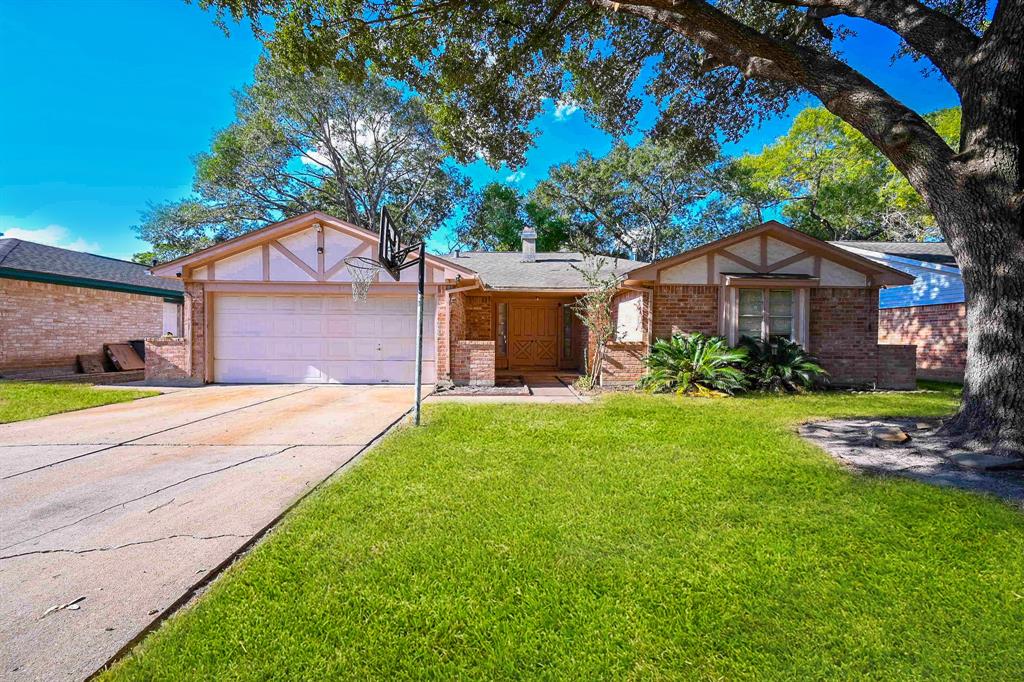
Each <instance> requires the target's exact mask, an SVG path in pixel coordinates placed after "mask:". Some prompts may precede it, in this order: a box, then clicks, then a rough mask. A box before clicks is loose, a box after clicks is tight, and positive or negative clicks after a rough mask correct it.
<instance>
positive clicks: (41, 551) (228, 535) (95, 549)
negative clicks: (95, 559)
mask: <svg viewBox="0 0 1024 682" xmlns="http://www.w3.org/2000/svg"><path fill="white" fill-rule="evenodd" d="M250 537H252V533H244V534H243V533H220V534H219V535H194V534H192V533H174V534H173V535H165V536H164V537H160V538H153V539H151V540H136V541H134V542H126V543H124V544H122V545H112V546H110V547H88V548H86V549H64V548H60V547H58V548H55V549H35V550H32V551H31V552H19V553H18V554H7V555H5V556H0V561H4V560H5V559H17V558H18V557H24V556H31V555H33V554H62V553H66V554H91V553H92V552H113V551H114V550H118V549H124V548H125V547H135V546H137V545H151V544H153V543H155V542H164V541H166V540H174V539H176V538H190V539H192V540H219V539H220V538H246V539H248V538H250Z"/></svg>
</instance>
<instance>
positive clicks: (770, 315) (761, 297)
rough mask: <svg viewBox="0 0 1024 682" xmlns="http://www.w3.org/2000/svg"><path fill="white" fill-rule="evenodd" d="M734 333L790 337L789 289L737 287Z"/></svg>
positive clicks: (740, 335) (790, 292) (790, 305)
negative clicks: (737, 305) (737, 314)
mask: <svg viewBox="0 0 1024 682" xmlns="http://www.w3.org/2000/svg"><path fill="white" fill-rule="evenodd" d="M737 336H738V337H740V338H742V337H744V336H749V337H751V338H754V339H765V338H784V339H792V338H793V291H792V290H791V289H740V290H739V316H738V325H737Z"/></svg>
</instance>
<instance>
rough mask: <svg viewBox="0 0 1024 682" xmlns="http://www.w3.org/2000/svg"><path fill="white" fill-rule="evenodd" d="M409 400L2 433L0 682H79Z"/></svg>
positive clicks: (390, 391) (274, 403) (147, 411)
mask: <svg viewBox="0 0 1024 682" xmlns="http://www.w3.org/2000/svg"><path fill="white" fill-rule="evenodd" d="M427 388H428V390H429V387H427ZM412 399H413V389H412V387H410V386H208V387H204V388H193V389H185V390H178V391H174V392H171V393H168V394H165V395H160V396H157V397H153V398H144V399H142V400H138V401H135V402H130V403H119V404H116V405H106V406H103V407H97V408H93V409H88V410H81V411H78V412H67V413H64V414H57V415H52V416H50V417H44V418H42V419H33V420H29V421H23V422H15V423H12V424H5V425H2V426H0V443H2V445H0V470H2V475H0V595H2V597H0V632H3V645H2V646H0V666H2V668H0V679H4V680H6V679H10V680H34V679H46V680H59V679H71V680H75V679H83V678H85V677H88V676H89V675H90V674H92V673H93V672H94V671H95V670H96V669H97V668H99V667H100V666H102V665H103V664H104V663H106V662H107V660H109V659H110V658H111V657H112V656H114V655H115V654H116V653H118V652H119V651H121V650H122V649H123V648H124V647H125V646H126V645H128V644H129V643H130V642H132V641H133V640H135V639H136V638H137V637H138V636H139V635H140V634H141V633H143V632H145V630H146V629H147V628H148V627H150V626H151V625H152V624H153V623H154V622H155V621H158V620H159V619H160V618H162V617H163V616H164V615H165V613H167V612H168V611H169V610H173V609H174V608H175V607H176V606H177V605H178V604H180V603H181V602H182V600H185V599H187V598H188V596H189V594H190V593H191V591H192V590H193V589H195V588H196V587H197V585H199V584H201V583H203V582H204V581H205V580H206V579H207V578H208V577H209V576H210V575H211V574H212V573H215V572H216V571H217V570H218V569H219V568H221V567H222V566H223V565H225V564H226V563H228V562H230V561H231V560H232V558H233V557H234V556H235V555H236V554H237V553H238V552H239V551H240V550H241V549H243V548H245V547H247V546H248V545H249V544H250V543H251V542H252V540H253V538H255V537H258V536H259V535H260V534H261V533H262V532H263V531H264V530H265V529H266V528H268V527H269V526H270V525H272V524H273V523H274V522H275V521H276V520H277V518H278V517H279V516H280V515H281V514H282V513H283V512H284V511H285V510H287V509H288V508H289V507H290V506H291V505H292V504H293V503H294V502H295V501H296V500H298V499H299V498H301V497H302V496H303V495H304V494H305V493H306V492H308V491H309V490H310V489H312V488H313V487H314V486H316V485H317V484H319V483H320V482H321V481H323V480H324V479H325V478H326V477H328V476H330V475H331V474H332V473H333V472H335V471H337V470H338V469H339V468H341V467H343V466H345V465H346V464H348V463H349V462H351V461H353V460H354V459H355V458H356V457H357V456H358V455H359V454H360V453H361V452H363V450H364V448H365V447H366V446H367V445H368V444H369V443H371V442H373V441H374V440H375V439H376V438H377V436H378V435H380V434H381V432H383V431H385V430H386V429H387V428H388V427H389V426H391V425H392V424H393V423H394V422H396V421H397V420H399V419H401V418H402V416H403V415H405V414H406V413H407V412H408V410H409V408H410V407H411V405H412Z"/></svg>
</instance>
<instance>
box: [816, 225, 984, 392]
mask: <svg viewBox="0 0 1024 682" xmlns="http://www.w3.org/2000/svg"><path fill="white" fill-rule="evenodd" d="M833 243H834V244H835V245H836V246H839V247H842V248H844V249H847V250H848V251H850V252H851V253H856V254H858V255H861V256H864V257H865V258H869V259H871V260H873V261H875V262H877V263H881V264H882V265H887V266H889V267H891V268H895V269H897V270H900V271H902V272H905V273H907V274H908V275H911V276H913V277H914V278H915V279H914V282H913V284H909V285H905V286H896V287H891V288H888V289H884V290H882V292H881V293H880V295H879V305H878V341H879V343H887V344H890V343H891V344H913V345H915V346H917V374H918V376H920V377H922V378H925V379H941V380H944V381H963V378H964V368H965V366H966V363H967V304H966V303H965V302H964V301H965V299H964V283H963V279H962V278H961V276H960V269H959V268H958V267H957V264H956V260H955V259H954V258H953V254H952V252H950V250H949V247H948V246H947V245H946V243H945V242H833Z"/></svg>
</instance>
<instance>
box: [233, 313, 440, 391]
mask: <svg viewBox="0 0 1024 682" xmlns="http://www.w3.org/2000/svg"><path fill="white" fill-rule="evenodd" d="M213 310H214V313H213V337H214V339H213V376H214V380H215V381H221V382H236V383H237V382H261V383H264V382H265V383H312V384H320V383H340V384H380V383H392V384H408V383H412V382H413V381H415V379H416V372H415V362H416V299H415V298H414V297H410V296H402V297H385V296H379V297H374V296H371V297H370V298H369V299H367V300H366V301H365V302H363V303H356V302H355V301H353V300H352V297H351V296H286V295H259V296H254V295H234V294H217V295H216V297H215V299H214V302H213ZM423 318H424V319H423V339H424V342H423V381H424V383H433V382H434V377H435V372H434V300H433V299H432V298H427V299H426V301H425V304H424V312H423Z"/></svg>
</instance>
